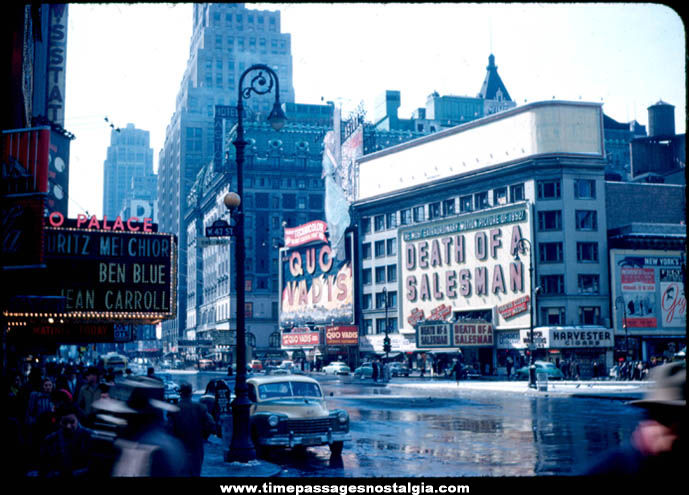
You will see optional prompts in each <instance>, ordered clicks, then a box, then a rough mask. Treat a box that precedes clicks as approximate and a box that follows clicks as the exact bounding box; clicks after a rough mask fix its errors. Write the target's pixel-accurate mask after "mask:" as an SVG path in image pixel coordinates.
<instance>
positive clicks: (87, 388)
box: [76, 366, 101, 427]
mask: <svg viewBox="0 0 689 495" xmlns="http://www.w3.org/2000/svg"><path fill="white" fill-rule="evenodd" d="M85 374H86V383H85V384H84V385H83V386H82V387H81V388H80V389H79V395H78V396H77V402H76V404H77V411H78V413H79V421H80V422H81V424H83V425H84V426H87V427H90V426H92V425H93V420H94V413H93V407H92V404H93V403H94V402H95V401H96V400H98V399H100V395H101V391H100V389H99V388H98V377H99V373H98V368H96V367H95V366H89V367H88V368H87V369H86V372H85Z"/></svg>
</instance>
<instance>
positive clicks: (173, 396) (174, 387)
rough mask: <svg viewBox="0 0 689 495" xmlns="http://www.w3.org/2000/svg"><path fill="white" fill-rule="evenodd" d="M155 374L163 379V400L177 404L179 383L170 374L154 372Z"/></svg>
mask: <svg viewBox="0 0 689 495" xmlns="http://www.w3.org/2000/svg"><path fill="white" fill-rule="evenodd" d="M156 376H157V377H158V378H159V379H161V380H162V381H163V386H164V387H165V392H164V394H165V400H166V401H167V402H171V403H173V404H177V403H178V402H179V399H180V395H179V385H178V384H177V383H175V382H174V381H173V380H172V376H170V375H168V374H167V373H156Z"/></svg>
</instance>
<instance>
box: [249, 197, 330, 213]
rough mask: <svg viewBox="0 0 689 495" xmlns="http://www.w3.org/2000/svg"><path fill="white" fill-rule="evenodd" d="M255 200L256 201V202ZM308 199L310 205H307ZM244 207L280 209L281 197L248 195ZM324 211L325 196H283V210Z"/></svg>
mask: <svg viewBox="0 0 689 495" xmlns="http://www.w3.org/2000/svg"><path fill="white" fill-rule="evenodd" d="M254 199H255V201H254ZM307 199H308V203H307ZM244 205H245V206H246V208H251V209H253V208H256V209H279V208H280V196H277V195H268V193H255V194H251V193H247V194H244ZM307 205H308V209H309V210H322V209H323V195H321V194H309V195H308V198H307V197H306V196H297V195H296V194H293V193H284V194H282V208H284V209H287V210H295V209H299V210H304V209H306V208H307Z"/></svg>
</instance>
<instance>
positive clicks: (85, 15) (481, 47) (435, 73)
mask: <svg viewBox="0 0 689 495" xmlns="http://www.w3.org/2000/svg"><path fill="white" fill-rule="evenodd" d="M246 5H247V6H248V7H250V8H260V9H265V10H280V11H281V12H282V18H281V22H282V32H286V33H290V34H291V36H292V57H293V73H294V89H295V97H296V101H297V102H299V103H321V102H322V101H328V100H330V101H334V102H336V103H337V104H339V105H341V106H342V108H343V112H344V114H345V115H346V114H347V113H348V112H349V111H351V110H352V109H353V108H354V107H356V105H357V104H358V103H359V102H363V103H364V106H365V108H366V110H367V112H368V115H369V116H370V115H372V113H373V101H374V100H375V98H376V96H377V95H379V94H380V93H382V92H383V91H385V90H386V89H395V90H399V91H400V92H401V98H402V102H401V107H400V111H399V116H400V117H401V118H409V117H410V116H411V113H412V111H413V110H414V109H416V108H419V107H423V106H424V105H425V101H426V97H427V96H428V94H430V93H432V92H433V91H437V92H438V93H440V94H441V95H460V96H476V94H477V93H478V92H479V90H480V89H481V83H482V82H483V79H484V77H485V73H486V65H488V56H489V55H490V54H491V53H493V54H494V55H495V61H496V65H497V66H498V73H499V74H500V76H501V78H502V80H503V82H504V83H505V86H506V87H507V90H508V92H509V93H510V96H511V97H512V99H513V100H514V101H516V102H517V104H518V105H522V104H524V103H525V102H533V101H541V100H550V99H552V98H553V97H555V98H557V99H564V100H582V101H591V102H602V103H603V111H604V112H605V113H606V114H607V115H609V116H610V117H612V118H613V119H615V120H617V121H620V122H627V121H630V120H634V119H635V120H638V121H639V122H640V123H641V124H643V125H647V124H648V113H647V108H648V107H649V106H650V105H652V104H654V103H656V102H658V101H659V100H661V99H662V100H663V101H665V102H667V103H670V104H672V105H674V106H675V121H676V130H677V132H678V133H684V132H685V121H686V115H685V105H686V91H685V88H686V80H685V59H686V54H685V39H684V36H685V34H684V26H683V23H682V21H681V19H680V17H679V16H678V15H677V14H676V13H675V12H674V11H673V10H672V9H670V8H668V7H666V6H662V5H653V4H499V5H498V4H461V3H459V4H454V3H453V4H436V3H429V4H355V5H346V4H246ZM191 28H192V4H100V5H99V4H70V6H69V30H68V52H67V73H66V77H67V80H66V99H65V105H66V120H65V128H66V129H67V130H69V131H70V132H72V133H74V134H75V135H76V139H75V140H74V141H72V146H71V157H70V189H69V195H70V204H69V214H70V216H71V217H75V216H76V215H77V214H78V213H83V212H85V211H88V212H89V213H90V214H92V215H98V216H99V217H100V215H101V214H102V202H103V200H102V197H103V162H104V160H105V157H106V152H107V148H108V146H109V144H110V130H111V129H110V127H109V126H108V123H107V122H105V121H104V118H105V117H106V116H107V117H108V118H109V120H110V121H111V122H113V123H114V124H115V125H117V126H120V127H125V126H126V125H127V123H132V124H134V125H135V126H136V127H137V128H140V129H145V130H148V131H150V133H151V147H152V149H153V155H154V169H155V170H157V166H158V153H159V151H160V149H161V147H162V145H163V142H164V139H165V130H166V127H167V125H168V123H169V122H170V117H171V116H172V114H173V112H174V109H175V99H176V96H177V93H178V91H179V87H180V82H181V78H182V75H183V73H184V69H185V67H186V63H187V60H188V58H189V42H190V38H191ZM257 62H260V60H257Z"/></svg>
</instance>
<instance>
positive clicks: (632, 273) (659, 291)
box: [610, 249, 687, 330]
mask: <svg viewBox="0 0 689 495" xmlns="http://www.w3.org/2000/svg"><path fill="white" fill-rule="evenodd" d="M680 255H681V253H680V252H679V251H676V252H672V251H650V250H649V251H632V250H617V249H613V250H611V252H610V266H611V267H612V268H613V284H612V288H613V290H614V292H615V293H614V300H617V298H619V297H621V298H622V299H623V300H624V308H623V307H622V306H621V305H615V306H613V307H614V311H615V321H616V322H617V325H616V328H623V321H622V320H623V318H624V317H625V316H626V324H627V328H628V329H630V330H632V329H635V328H644V329H649V328H657V329H677V330H683V329H684V328H685V326H686V318H687V309H686V305H687V303H686V298H685V295H684V283H683V279H682V269H681V259H680Z"/></svg>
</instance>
